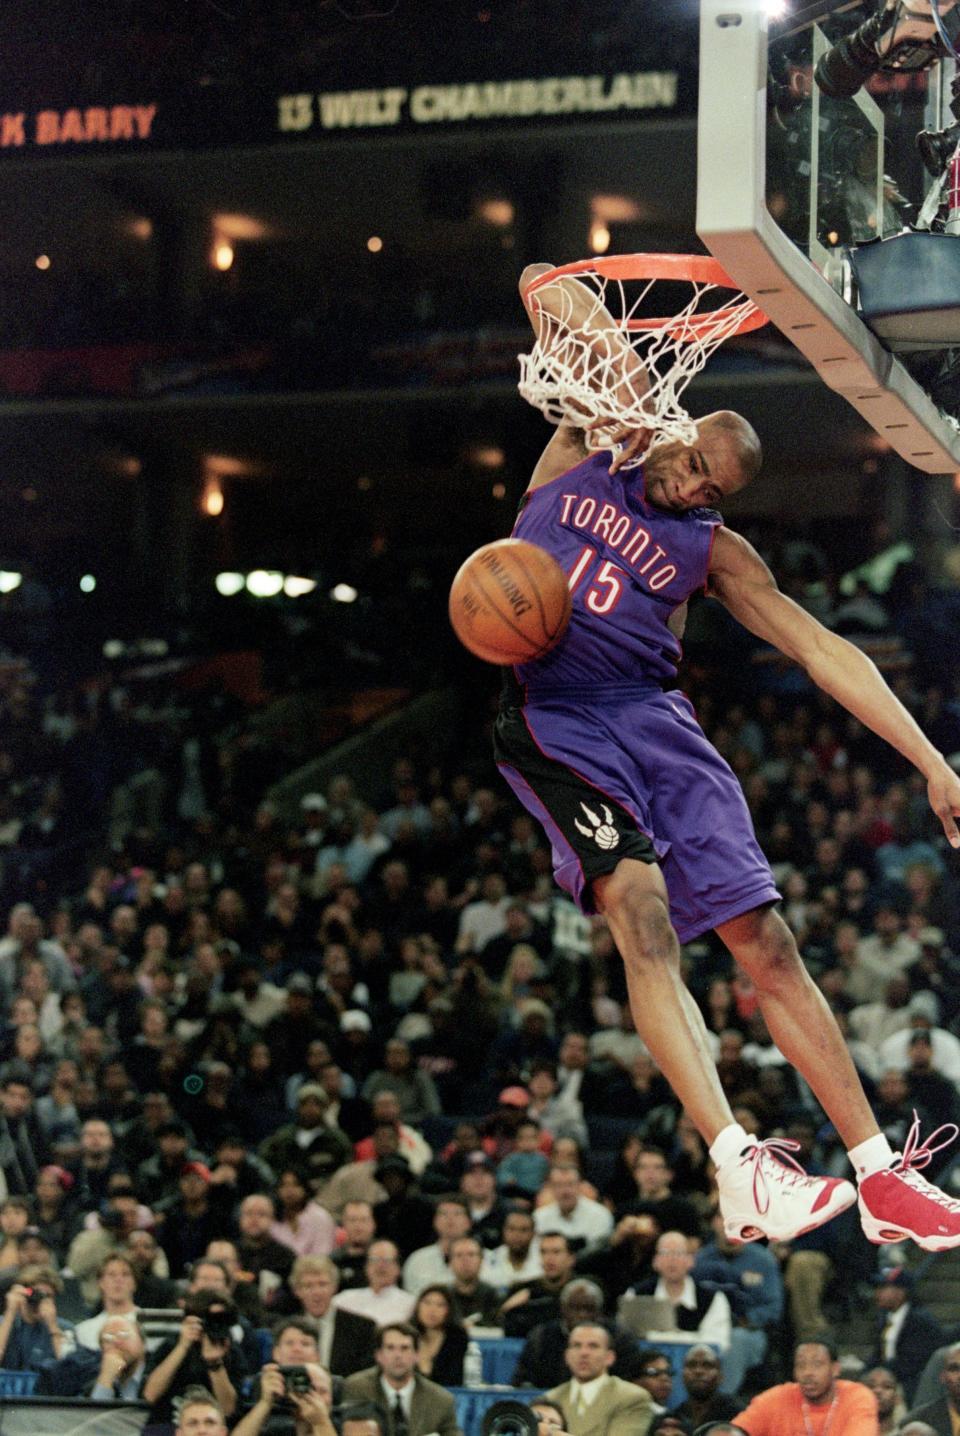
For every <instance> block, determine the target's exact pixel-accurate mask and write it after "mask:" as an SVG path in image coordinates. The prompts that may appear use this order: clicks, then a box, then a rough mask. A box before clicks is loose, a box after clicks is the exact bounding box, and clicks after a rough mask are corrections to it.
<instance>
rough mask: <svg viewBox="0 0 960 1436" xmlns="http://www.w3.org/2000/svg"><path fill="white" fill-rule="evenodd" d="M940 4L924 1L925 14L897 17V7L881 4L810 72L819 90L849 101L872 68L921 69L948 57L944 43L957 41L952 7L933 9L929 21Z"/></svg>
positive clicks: (959, 19)
mask: <svg viewBox="0 0 960 1436" xmlns="http://www.w3.org/2000/svg"><path fill="white" fill-rule="evenodd" d="M939 3H940V0H928V3H927V8H928V9H929V11H930V13H929V15H924V16H919V15H917V14H916V13H915V12H908V13H907V16H906V18H902V17H901V9H900V6H899V4H896V3H891V0H880V4H879V7H878V9H877V10H876V11H875V12H874V14H873V15H871V16H870V17H869V19H867V20H864V22H863V24H862V25H860V26H859V27H858V28H857V29H856V30H854V31H853V33H852V34H851V35H845V36H844V37H843V39H842V40H838V41H837V43H836V44H835V45H832V46H831V47H830V49H829V50H828V51H827V53H826V54H825V55H823V56H821V58H820V60H819V61H818V63H817V68H816V70H815V71H814V78H815V79H816V82H817V84H818V85H819V86H820V89H821V90H822V91H823V93H824V94H825V95H829V96H830V98H831V99H834V100H849V99H850V98H851V97H852V96H853V95H855V94H856V93H857V91H858V90H859V89H860V87H861V85H863V84H865V83H866V81H867V80H869V79H870V76H871V75H873V74H875V73H876V72H877V70H925V69H926V68H927V66H928V65H932V64H933V62H934V60H936V59H938V58H940V57H941V56H943V55H945V54H947V44H949V45H951V46H953V45H955V44H956V42H957V39H958V37H960V14H958V13H957V10H956V9H951V10H949V11H947V13H946V14H944V15H941V14H940V12H939V10H938V11H937V17H938V19H934V15H933V11H932V7H933V6H934V5H939ZM938 21H939V23H938ZM941 31H942V33H941ZM944 36H945V37H946V42H945V41H944V38H943V37H944Z"/></svg>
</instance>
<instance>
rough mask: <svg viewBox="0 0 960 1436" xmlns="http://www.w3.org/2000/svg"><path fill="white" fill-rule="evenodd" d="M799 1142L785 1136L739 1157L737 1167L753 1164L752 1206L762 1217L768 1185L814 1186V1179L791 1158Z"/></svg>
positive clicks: (767, 1205) (749, 1150)
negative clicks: (738, 1165) (772, 1183)
mask: <svg viewBox="0 0 960 1436" xmlns="http://www.w3.org/2000/svg"><path fill="white" fill-rule="evenodd" d="M799 1150H800V1143H799V1142H792V1141H790V1140H789V1138H787V1137H768V1138H767V1139H766V1141H764V1142H758V1143H757V1144H756V1146H754V1147H749V1148H748V1149H747V1151H746V1152H745V1153H744V1154H743V1156H742V1157H741V1158H740V1165H741V1166H745V1165H746V1164H747V1163H748V1162H751V1163H752V1164H753V1203H754V1206H755V1207H756V1209H757V1211H758V1212H760V1213H761V1215H763V1214H765V1213H766V1212H767V1211H768V1210H769V1207H770V1184H771V1182H775V1183H776V1184H777V1186H778V1187H784V1186H797V1187H799V1186H807V1185H811V1184H813V1185H815V1184H816V1182H817V1180H818V1179H817V1178H816V1177H809V1176H808V1175H807V1173H806V1172H805V1171H804V1170H803V1168H802V1167H801V1165H800V1163H799V1162H798V1161H796V1160H795V1159H794V1157H793V1156H791V1153H792V1152H799ZM761 1197H762V1205H761Z"/></svg>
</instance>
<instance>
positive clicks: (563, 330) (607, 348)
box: [519, 268, 765, 466]
mask: <svg viewBox="0 0 960 1436" xmlns="http://www.w3.org/2000/svg"><path fill="white" fill-rule="evenodd" d="M681 283H682V284H683V286H684V287H685V289H686V291H687V293H688V295H689V297H688V299H687V302H686V303H685V304H683V305H682V307H681V308H680V309H679V310H678V311H677V312H676V313H675V314H674V315H673V317H672V318H669V319H662V318H660V319H650V318H648V317H647V315H648V314H649V313H651V312H654V311H652V300H653V299H654V298H655V294H654V286H656V285H657V284H662V281H661V279H659V278H656V279H654V278H645V279H640V280H638V281H636V282H631V283H630V284H629V286H628V284H627V283H625V282H624V280H623V279H618V278H609V277H607V276H605V275H603V274H601V273H599V272H598V271H596V270H592V269H589V268H585V269H583V270H578V272H577V273H576V274H575V275H569V274H565V275H563V276H558V277H557V278H552V279H548V280H547V281H546V282H545V283H543V284H542V285H541V284H539V283H537V285H536V286H535V289H534V292H533V293H532V295H531V296H530V299H529V301H528V302H530V304H531V308H532V310H533V317H534V320H535V322H536V326H537V328H536V332H537V337H536V342H535V344H534V347H533V349H532V350H531V352H530V353H529V354H521V355H520V384H519V388H520V393H521V394H522V395H523V397H524V398H525V399H526V400H527V402H528V403H530V404H533V405H534V407H535V408H537V409H539V410H540V411H541V412H542V413H543V414H544V415H545V416H546V417H547V418H548V419H549V420H550V421H551V423H554V424H560V423H563V422H568V423H572V424H575V425H576V426H577V428H581V429H583V430H584V431H585V434H586V441H587V444H588V446H589V447H590V448H592V449H609V448H613V449H614V450H618V449H619V448H620V447H621V444H620V442H619V441H620V440H621V439H622V438H623V437H624V430H630V431H632V432H634V433H635V432H636V431H637V430H641V429H645V430H647V431H648V434H649V438H648V439H644V441H643V443H642V445H641V446H640V447H639V448H638V449H637V450H636V451H635V452H634V453H633V454H632V456H631V457H630V458H629V459H628V460H627V461H626V465H625V466H630V465H634V464H639V463H642V461H643V459H644V458H645V457H646V455H647V454H648V453H649V452H650V450H651V449H652V448H654V447H655V446H656V445H658V444H663V443H667V442H668V441H670V440H674V439H678V440H680V441H681V442H682V443H685V444H690V443H693V441H694V440H695V438H696V436H697V426H696V424H695V423H694V421H693V420H692V419H691V417H690V415H689V414H688V413H687V411H686V410H685V409H684V408H683V406H682V404H681V403H680V396H681V395H682V394H683V391H684V389H686V387H687V385H688V384H689V383H690V380H691V379H692V378H693V377H694V375H695V374H699V372H700V370H701V369H702V368H703V367H704V365H705V364H706V363H707V361H708V360H709V358H710V356H711V355H712V354H713V352H714V350H715V349H716V348H717V347H718V346H719V345H720V344H722V343H723V341H724V340H725V339H729V338H730V337H731V335H733V334H736V333H739V332H741V331H743V330H744V329H748V328H755V327H757V325H758V324H759V323H764V322H765V320H764V317H763V315H762V314H761V313H760V311H759V310H758V309H757V306H756V305H755V304H754V303H753V301H752V300H751V299H749V298H748V297H747V296H746V295H744V294H740V293H739V292H736V291H735V292H733V293H731V292H730V289H729V288H728V287H725V286H721V285H719V284H717V283H715V282H713V281H704V280H700V279H685V280H683V281H678V280H677V279H676V278H673V277H671V278H670V280H669V289H670V295H671V301H672V302H673V303H674V304H675V303H676V299H675V295H676V292H677V290H678V288H679V286H680V284H681ZM718 300H719V301H720V302H719V303H718V302H717V301H718Z"/></svg>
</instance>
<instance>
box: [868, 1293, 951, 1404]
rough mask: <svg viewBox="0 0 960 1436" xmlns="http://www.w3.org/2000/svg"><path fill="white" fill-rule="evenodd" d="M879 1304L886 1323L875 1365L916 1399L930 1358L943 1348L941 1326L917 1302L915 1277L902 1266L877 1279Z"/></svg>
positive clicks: (878, 1343)
mask: <svg viewBox="0 0 960 1436" xmlns="http://www.w3.org/2000/svg"><path fill="white" fill-rule="evenodd" d="M875 1284H876V1288H877V1290H876V1303H877V1307H878V1309H879V1310H880V1311H881V1312H882V1313H883V1315H884V1318H885V1320H884V1323H883V1326H882V1328H881V1330H880V1333H879V1338H878V1341H877V1345H876V1348H875V1349H874V1353H873V1359H872V1360H871V1362H870V1365H871V1366H877V1365H880V1366H888V1367H889V1368H890V1370H891V1371H892V1372H893V1374H894V1375H895V1376H896V1378H897V1380H898V1381H899V1382H900V1384H901V1385H902V1387H903V1389H904V1392H905V1394H906V1398H907V1401H908V1402H909V1401H912V1400H913V1393H914V1391H915V1390H916V1386H917V1381H918V1379H919V1376H920V1373H921V1371H922V1370H923V1368H924V1366H925V1365H926V1364H927V1359H928V1357H930V1356H931V1355H932V1354H933V1352H934V1351H935V1350H936V1348H937V1347H938V1346H942V1344H943V1337H944V1333H943V1330H942V1328H941V1326H940V1323H939V1322H938V1321H937V1320H936V1319H935V1318H934V1317H933V1316H931V1314H930V1312H928V1311H924V1309H923V1307H922V1306H917V1305H916V1303H915V1302H914V1300H913V1285H914V1282H913V1274H912V1273H911V1272H908V1271H907V1270H906V1269H905V1268H904V1267H902V1266H895V1267H886V1268H884V1269H883V1270H882V1271H881V1272H879V1274H878V1275H877V1277H876V1278H875Z"/></svg>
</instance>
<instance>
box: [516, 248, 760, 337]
mask: <svg viewBox="0 0 960 1436" xmlns="http://www.w3.org/2000/svg"><path fill="white" fill-rule="evenodd" d="M578 274H598V275H599V276H600V277H601V278H602V279H619V280H625V279H627V280H628V279H670V280H675V281H676V280H680V281H682V280H684V279H687V280H690V281H691V283H695V284H715V285H717V286H718V287H719V288H721V289H734V290H736V289H737V285H736V284H734V282H733V280H732V279H731V278H730V276H729V274H728V273H727V271H726V270H725V269H724V267H723V265H722V264H721V263H720V262H719V260H716V259H714V258H713V255H711V254H610V255H603V254H601V255H597V256H596V257H595V258H594V259H577V260H574V262H573V263H572V264H560V265H558V266H557V267H556V268H555V269H548V270H547V271H546V272H545V273H544V274H540V275H538V276H537V278H536V279H535V280H534V281H533V283H532V284H529V285H528V286H527V288H526V290H525V292H524V298H525V299H529V298H530V297H531V296H532V295H534V294H536V292H537V290H538V289H542V288H543V287H544V286H545V285H547V284H552V283H555V282H556V280H558V279H564V278H565V277H566V276H568V275H572V276H574V277H575V276H576V275H578ZM736 315H737V306H736V305H730V304H728V305H726V306H724V307H722V308H720V309H710V310H705V311H704V312H703V313H702V314H693V315H689V316H688V317H687V318H686V319H685V320H683V321H682V322H681V323H679V324H678V323H677V316H676V315H674V314H671V315H666V316H664V317H663V318H662V319H628V320H625V321H624V322H623V323H622V324H621V326H620V327H621V328H623V329H626V330H630V331H644V330H649V329H667V330H669V329H670V326H671V325H675V326H676V327H675V329H674V330H673V331H671V337H672V338H673V339H675V340H676V341H677V342H678V343H693V342H694V341H695V340H699V339H702V338H704V337H706V336H707V335H708V334H709V332H710V331H711V330H713V329H714V328H715V327H716V326H717V325H718V324H719V325H724V324H727V323H730V322H732V321H733V320H734V319H735V318H736ZM767 323H769V320H768V319H767V316H766V315H765V314H764V313H763V311H762V310H760V309H757V308H756V307H754V308H753V309H747V310H746V312H745V314H744V317H743V319H742V320H741V322H740V323H738V324H737V326H736V328H735V329H733V330H732V331H731V333H730V334H729V335H727V338H733V335H735V334H749V333H751V331H752V330H754V329H761V328H762V327H763V325H764V324H767Z"/></svg>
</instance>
